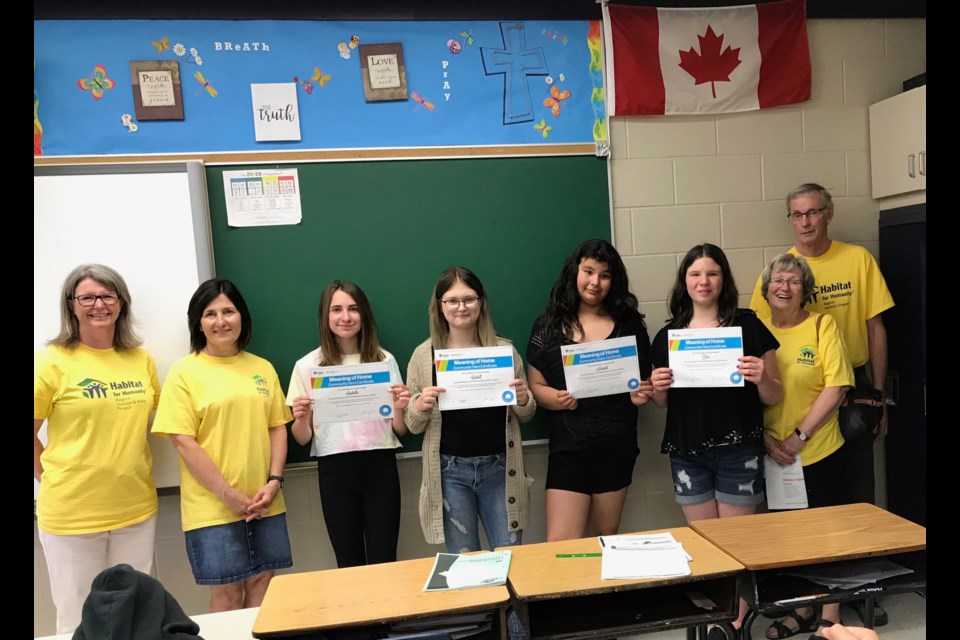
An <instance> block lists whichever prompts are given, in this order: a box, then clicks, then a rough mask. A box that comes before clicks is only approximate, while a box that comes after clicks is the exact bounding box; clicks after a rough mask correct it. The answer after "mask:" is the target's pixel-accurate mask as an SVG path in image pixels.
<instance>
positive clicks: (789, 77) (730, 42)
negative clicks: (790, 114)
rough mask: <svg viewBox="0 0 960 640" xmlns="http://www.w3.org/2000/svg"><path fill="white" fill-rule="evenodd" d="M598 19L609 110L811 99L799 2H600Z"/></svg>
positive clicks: (678, 109) (698, 108) (682, 109)
mask: <svg viewBox="0 0 960 640" xmlns="http://www.w3.org/2000/svg"><path fill="white" fill-rule="evenodd" d="M603 22H604V44H605V54H606V75H607V86H606V91H607V105H608V111H609V112H610V113H611V114H612V115H650V114H664V113H667V114H683V113H687V114H690V113H722V112H735V111H750V110H753V109H763V108H766V107H774V106H778V105H784V104H794V103H797V102H803V101H804V100H809V99H810V49H809V46H808V44H807V19H806V5H805V3H804V0H780V1H779V2H767V3H762V4H755V5H745V6H737V7H715V8H702V9H701V8H696V9H658V8H655V7H638V6H629V5H617V4H604V5H603ZM611 107H612V108H611Z"/></svg>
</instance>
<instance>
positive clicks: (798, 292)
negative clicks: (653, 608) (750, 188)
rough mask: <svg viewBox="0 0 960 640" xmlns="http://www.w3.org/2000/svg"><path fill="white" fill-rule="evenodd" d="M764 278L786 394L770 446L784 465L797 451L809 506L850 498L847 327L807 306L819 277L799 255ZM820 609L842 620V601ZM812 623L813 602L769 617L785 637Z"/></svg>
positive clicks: (773, 410) (766, 415) (774, 418)
mask: <svg viewBox="0 0 960 640" xmlns="http://www.w3.org/2000/svg"><path fill="white" fill-rule="evenodd" d="M760 280H761V285H760V286H761V291H762V293H763V297H764V299H766V301H767V303H768V304H769V305H770V313H771V315H770V318H769V319H764V320H763V322H764V324H766V325H767V328H768V329H770V332H771V333H773V335H774V336H775V337H776V338H777V340H778V341H779V342H780V348H779V349H777V365H778V366H779V368H780V377H781V380H782V381H783V389H784V394H783V402H781V403H780V404H777V405H773V406H770V407H766V408H765V409H764V412H763V423H764V435H763V439H764V446H765V447H766V450H767V454H768V455H769V456H770V457H771V458H773V459H774V460H775V461H776V462H777V464H780V465H782V466H787V465H790V464H793V462H794V460H795V459H796V457H797V456H800V464H801V465H802V466H803V479H804V484H805V485H806V490H807V502H808V506H809V507H826V506H831V505H838V504H847V503H849V502H852V501H853V496H852V495H848V494H849V492H847V491H844V487H845V486H846V484H845V482H844V476H845V473H846V464H845V461H844V459H843V456H842V455H841V452H842V451H843V449H842V446H843V436H841V435H840V426H839V422H838V420H837V409H838V408H839V407H840V404H841V403H842V402H843V398H844V395H845V394H846V392H847V388H848V387H851V386H853V383H854V381H853V368H852V366H851V365H850V358H849V357H848V355H847V348H846V345H844V342H843V337H842V334H841V332H840V330H839V328H838V326H837V324H836V322H835V321H834V319H833V318H832V317H831V316H830V315H828V314H823V315H821V314H818V313H812V312H810V311H806V310H804V309H803V305H804V304H806V302H807V301H808V300H810V298H811V296H812V295H813V292H814V287H815V285H816V283H815V282H814V277H813V272H812V271H811V270H810V267H809V266H808V265H807V262H806V261H805V260H804V259H803V258H802V257H799V256H794V255H792V254H789V253H785V254H782V255H779V256H777V257H775V258H774V259H773V260H771V261H770V264H768V265H767V267H766V268H765V269H764V270H763V275H762V276H761V278H760ZM821 617H822V618H823V619H825V620H830V621H832V622H839V621H840V605H839V604H828V605H824V607H823V613H822V614H821ZM815 626H816V615H815V612H814V611H813V609H812V608H809V607H808V608H805V609H799V610H797V611H791V612H789V613H788V614H787V617H785V618H783V619H782V620H777V621H775V622H774V623H773V624H772V625H770V628H769V629H768V630H767V637H768V638H786V637H789V636H792V635H795V634H797V633H800V632H806V631H814V629H815ZM820 637H822V636H820V635H818V634H817V633H814V634H813V635H811V636H810V638H820Z"/></svg>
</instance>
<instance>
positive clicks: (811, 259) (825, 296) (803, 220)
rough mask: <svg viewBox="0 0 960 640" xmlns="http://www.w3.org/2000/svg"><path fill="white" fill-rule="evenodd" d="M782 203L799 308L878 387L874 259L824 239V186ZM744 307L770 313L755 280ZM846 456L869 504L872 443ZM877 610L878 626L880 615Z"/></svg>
mask: <svg viewBox="0 0 960 640" xmlns="http://www.w3.org/2000/svg"><path fill="white" fill-rule="evenodd" d="M786 203H787V218H788V219H789V220H790V224H791V225H792V226H793V233H794V236H795V237H796V244H794V246H793V247H792V248H791V249H790V253H792V254H794V255H798V256H803V257H804V258H805V259H806V261H807V264H809V265H810V269H812V270H813V274H814V277H815V278H816V283H817V286H816V287H815V288H814V293H813V300H812V301H811V302H810V303H808V304H807V305H806V306H805V307H804V308H805V309H807V310H808V311H815V312H817V313H828V314H830V315H831V316H833V318H834V320H836V321H837V324H838V325H839V326H840V328H841V329H842V331H843V336H844V339H845V341H846V344H847V351H848V353H849V355H850V362H851V364H852V365H853V367H854V373H855V376H856V379H857V380H858V381H861V380H864V379H866V378H869V380H870V381H871V384H872V385H873V386H874V387H875V388H877V389H879V390H881V391H883V390H884V383H885V381H886V377H887V330H886V328H885V327H884V325H883V319H882V318H881V317H880V314H882V313H883V312H884V311H886V310H887V309H890V308H891V307H893V305H894V302H893V296H891V295H890V290H889V289H888V288H887V283H886V281H884V279H883V274H881V273H880V267H879V265H877V261H876V260H875V259H874V257H873V256H872V255H871V254H870V252H869V251H867V250H866V249H864V248H863V247H860V246H858V245H852V244H847V243H845V242H840V241H839V240H833V239H831V238H830V236H829V234H828V228H829V226H830V222H831V221H833V215H834V207H833V198H832V197H831V196H830V192H829V191H827V190H826V189H825V188H824V187H822V186H820V185H819V184H814V183H806V184H802V185H800V186H799V187H797V188H796V189H794V190H793V191H791V192H790V193H789V194H787V197H786ZM750 308H751V309H753V310H754V311H756V312H757V315H759V316H760V317H761V318H769V317H770V307H769V306H768V305H767V302H766V300H764V299H763V295H762V294H761V293H760V279H759V278H758V279H757V284H756V286H755V287H754V290H753V297H752V298H751V299H750ZM874 433H875V436H874V439H875V440H879V439H880V438H883V437H884V436H885V435H886V434H887V409H886V406H884V409H883V419H882V420H881V421H880V425H879V426H878V427H877V429H876V431H875V432H874ZM848 456H849V462H850V465H851V471H852V473H851V480H852V481H853V482H855V484H856V487H855V491H854V494H855V495H858V496H859V501H861V502H870V503H872V502H874V500H875V496H874V472H873V443H872V442H870V441H869V440H868V441H866V442H863V443H849V451H848ZM877 613H878V616H877V624H879V623H880V621H882V620H884V618H885V617H886V615H885V614H883V615H879V614H880V612H879V611H878V612H877ZM883 623H884V624H885V622H883Z"/></svg>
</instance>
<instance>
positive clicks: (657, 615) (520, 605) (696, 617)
mask: <svg viewBox="0 0 960 640" xmlns="http://www.w3.org/2000/svg"><path fill="white" fill-rule="evenodd" d="M661 531H670V532H671V533H672V534H673V536H674V537H675V538H676V539H677V540H679V541H680V542H681V543H682V544H683V546H684V548H685V549H686V551H687V553H689V554H690V555H691V556H692V557H693V561H692V562H691V563H690V569H691V572H692V573H691V575H689V576H681V577H673V578H652V579H642V580H602V579H601V578H600V558H599V557H590V558H557V554H558V553H596V552H599V551H600V545H599V543H598V542H597V539H596V538H582V539H579V540H564V541H560V542H543V543H540V544H529V545H522V546H515V547H504V548H505V549H510V550H511V551H512V552H513V559H512V560H511V562H510V580H509V582H508V586H509V587H510V591H511V594H512V597H513V601H514V606H515V607H516V609H517V612H518V613H519V615H520V618H521V620H522V621H523V622H524V625H525V626H526V628H527V629H528V630H529V632H530V637H531V638H533V639H534V640H540V639H547V638H549V639H553V640H560V639H568V638H584V637H590V638H595V639H599V638H605V637H614V636H618V635H619V636H623V635H628V634H637V633H645V632H650V631H661V630H663V629H669V628H683V627H687V628H688V631H687V637H688V638H693V637H696V635H697V634H698V633H699V631H700V630H702V628H703V627H705V625H707V624H709V623H715V622H716V623H719V622H725V621H730V620H733V619H735V618H736V617H737V602H738V593H737V575H738V574H739V573H741V572H742V571H743V565H741V564H740V563H739V562H737V561H736V560H734V559H733V558H731V557H730V556H728V555H727V554H725V553H723V552H722V551H720V550H719V549H717V548H716V547H714V546H713V545H712V544H710V543H709V542H707V540H705V539H704V538H703V537H701V536H700V535H698V534H697V533H696V532H694V531H692V530H690V529H688V528H686V527H681V528H677V529H662V530H661ZM645 533H653V532H645ZM690 593H700V594H703V595H704V596H706V597H708V598H710V599H711V600H712V601H713V602H714V603H716V604H717V605H718V606H717V608H715V609H713V610H706V609H702V608H700V607H698V606H696V605H695V604H694V603H693V602H692V601H691V599H690V597H689V596H688V594H690Z"/></svg>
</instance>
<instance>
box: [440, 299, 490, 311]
mask: <svg viewBox="0 0 960 640" xmlns="http://www.w3.org/2000/svg"><path fill="white" fill-rule="evenodd" d="M440 302H442V303H443V306H445V307H446V308H447V309H450V310H451V311H453V310H454V309H459V308H460V305H461V304H462V305H463V306H464V308H466V309H473V308H474V307H476V306H477V303H478V302H480V298H477V297H476V296H470V297H469V298H447V299H446V300H441V301H440Z"/></svg>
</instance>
